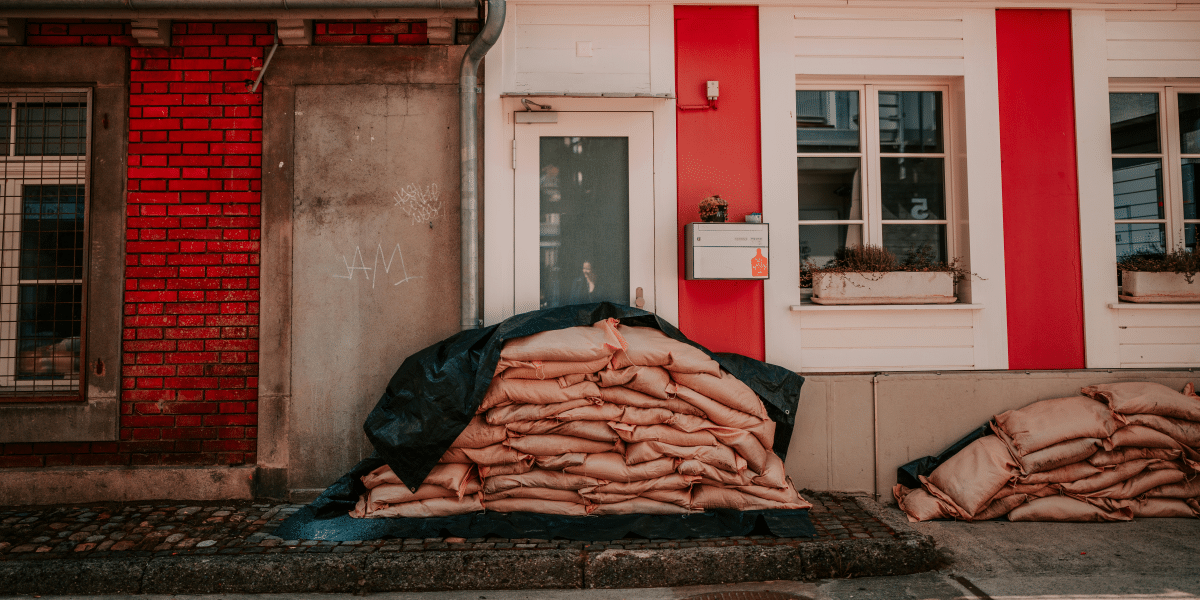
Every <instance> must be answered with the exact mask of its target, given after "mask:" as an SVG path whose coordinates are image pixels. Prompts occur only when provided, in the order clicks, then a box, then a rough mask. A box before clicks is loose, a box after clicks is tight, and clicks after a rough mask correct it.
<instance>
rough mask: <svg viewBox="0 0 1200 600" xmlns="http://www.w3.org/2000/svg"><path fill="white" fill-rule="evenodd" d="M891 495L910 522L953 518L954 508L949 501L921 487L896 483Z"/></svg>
mask: <svg viewBox="0 0 1200 600" xmlns="http://www.w3.org/2000/svg"><path fill="white" fill-rule="evenodd" d="M892 496H894V497H895V498H896V504H897V505H898V506H899V507H900V510H902V511H904V514H905V515H907V516H908V520H909V522H911V523H919V522H921V521H933V520H935V519H953V518H955V515H954V508H953V507H952V506H951V505H950V504H949V503H947V502H946V501H945V500H942V499H941V498H938V497H936V496H933V495H930V493H929V492H927V491H925V490H923V489H920V488H917V489H915V490H913V489H909V488H906V487H904V486H903V485H901V484H899V483H897V484H896V485H895V486H893V487H892Z"/></svg>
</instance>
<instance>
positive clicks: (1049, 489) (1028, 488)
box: [1009, 483, 1058, 498]
mask: <svg viewBox="0 0 1200 600" xmlns="http://www.w3.org/2000/svg"><path fill="white" fill-rule="evenodd" d="M1009 487H1011V488H1012V493H1014V494H1024V495H1026V496H1028V497H1029V498H1045V497H1046V496H1055V495H1057V494H1058V488H1057V487H1055V486H1054V485H1052V484H1049V483H1035V484H1029V485H1027V484H1020V483H1017V484H1013V485H1012V486H1009Z"/></svg>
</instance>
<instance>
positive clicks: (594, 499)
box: [579, 490, 638, 504]
mask: <svg viewBox="0 0 1200 600" xmlns="http://www.w3.org/2000/svg"><path fill="white" fill-rule="evenodd" d="M579 495H580V496H583V499H584V500H586V501H587V502H589V503H591V504H616V503H617V502H624V501H626V500H633V499H634V498H637V497H638V495H637V494H612V493H609V492H596V491H589V490H579Z"/></svg>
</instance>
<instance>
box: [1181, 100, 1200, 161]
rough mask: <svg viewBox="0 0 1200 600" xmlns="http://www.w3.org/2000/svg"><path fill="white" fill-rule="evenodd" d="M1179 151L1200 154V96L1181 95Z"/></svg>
mask: <svg viewBox="0 0 1200 600" xmlns="http://www.w3.org/2000/svg"><path fill="white" fill-rule="evenodd" d="M1179 151H1180V152H1182V153H1184V154H1200V94H1180V95H1179Z"/></svg>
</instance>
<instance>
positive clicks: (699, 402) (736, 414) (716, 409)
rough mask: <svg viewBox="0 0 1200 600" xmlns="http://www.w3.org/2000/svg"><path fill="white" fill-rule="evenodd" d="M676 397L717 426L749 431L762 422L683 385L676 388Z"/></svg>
mask: <svg viewBox="0 0 1200 600" xmlns="http://www.w3.org/2000/svg"><path fill="white" fill-rule="evenodd" d="M676 396H677V397H678V398H679V399H680V400H683V401H684V402H687V403H688V404H691V405H692V406H695V407H696V408H698V409H700V410H701V411H703V412H704V414H705V416H706V417H708V420H709V421H712V422H713V423H716V424H717V425H723V426H725V427H736V428H738V429H750V428H752V427H754V426H755V425H758V424H759V423H761V422H762V419H760V418H758V417H756V416H754V415H751V414H748V413H744V412H741V411H739V410H734V409H732V408H729V407H728V406H725V405H724V404H721V403H720V402H717V401H716V400H713V399H712V398H709V397H708V396H705V395H704V394H701V393H700V392H697V391H696V390H693V389H692V388H690V387H687V386H685V385H680V386H679V387H678V390H677V392H676Z"/></svg>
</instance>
